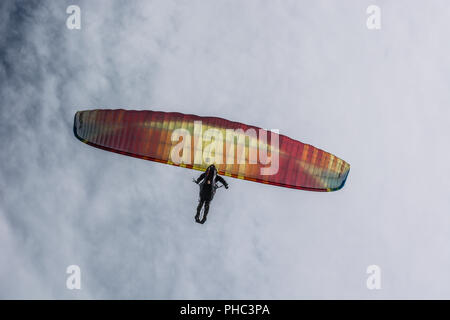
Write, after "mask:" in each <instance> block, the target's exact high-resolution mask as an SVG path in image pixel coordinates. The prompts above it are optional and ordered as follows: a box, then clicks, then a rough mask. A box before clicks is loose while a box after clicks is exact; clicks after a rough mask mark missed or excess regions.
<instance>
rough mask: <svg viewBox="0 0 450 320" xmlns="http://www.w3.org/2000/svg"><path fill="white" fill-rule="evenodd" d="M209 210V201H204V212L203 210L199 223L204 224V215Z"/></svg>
mask: <svg viewBox="0 0 450 320" xmlns="http://www.w3.org/2000/svg"><path fill="white" fill-rule="evenodd" d="M208 212H209V201H205V212H203V218H202V221H200V223H201V224H204V223H205V222H206V216H207V215H208Z"/></svg>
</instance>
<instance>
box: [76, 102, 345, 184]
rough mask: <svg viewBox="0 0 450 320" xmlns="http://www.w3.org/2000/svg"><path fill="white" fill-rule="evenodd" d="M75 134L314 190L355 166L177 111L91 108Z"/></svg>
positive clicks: (253, 130) (157, 157)
mask: <svg viewBox="0 0 450 320" xmlns="http://www.w3.org/2000/svg"><path fill="white" fill-rule="evenodd" d="M74 134H75V136H76V137H77V138H78V139H79V140H81V141H83V142H85V143H87V144H89V145H91V146H94V147H97V148H101V149H104V150H108V151H113V152H117V153H121V154H125V155H129V156H133V157H137V158H141V159H146V160H151V161H157V162H162V163H167V164H172V165H177V166H181V167H185V168H190V169H196V170H201V171H203V170H205V169H206V168H207V167H208V165H210V164H211V163H214V164H215V165H216V167H217V170H218V172H219V174H222V175H225V176H231V177H234V178H240V179H245V180H250V181H255V182H260V183H266V184H271V185H277V186H282V187H288V188H295V189H303V190H311V191H335V190H339V189H341V188H342V187H343V186H344V184H345V180H346V179H347V175H348V173H349V170H350V165H349V164H348V163H346V162H345V161H343V160H341V159H339V158H337V157H336V156H334V155H332V154H330V153H328V152H325V151H323V150H320V149H317V148H315V147H313V146H311V145H308V144H304V143H302V142H299V141H297V140H293V139H291V138H289V137H287V136H284V135H281V134H278V133H275V132H272V131H266V130H264V129H261V128H258V127H255V126H249V125H246V124H243V123H239V122H233V121H229V120H225V119H222V118H215V117H200V116H196V115H188V114H182V113H176V112H159V111H147V110H145V111H129V110H122V109H120V110H87V111H78V112H77V113H76V114H75V119H74Z"/></svg>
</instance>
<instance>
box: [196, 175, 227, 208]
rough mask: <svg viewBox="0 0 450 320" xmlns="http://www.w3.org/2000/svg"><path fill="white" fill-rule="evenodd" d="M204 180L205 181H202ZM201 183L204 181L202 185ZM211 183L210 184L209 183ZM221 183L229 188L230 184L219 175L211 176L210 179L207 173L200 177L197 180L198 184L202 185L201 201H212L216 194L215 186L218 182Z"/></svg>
mask: <svg viewBox="0 0 450 320" xmlns="http://www.w3.org/2000/svg"><path fill="white" fill-rule="evenodd" d="M202 180H203V181H202ZM200 181H202V182H201V183H200ZM208 181H209V183H208ZM217 181H218V182H220V183H221V184H223V185H224V186H225V188H226V187H228V183H227V182H226V181H225V179H224V178H222V177H221V176H219V175H217V174H213V173H211V174H209V177H206V172H203V173H202V174H201V175H200V177H198V178H197V180H196V182H197V183H198V184H200V199H201V200H204V201H211V200H212V199H213V197H214V194H215V193H216V190H215V185H216V182H217Z"/></svg>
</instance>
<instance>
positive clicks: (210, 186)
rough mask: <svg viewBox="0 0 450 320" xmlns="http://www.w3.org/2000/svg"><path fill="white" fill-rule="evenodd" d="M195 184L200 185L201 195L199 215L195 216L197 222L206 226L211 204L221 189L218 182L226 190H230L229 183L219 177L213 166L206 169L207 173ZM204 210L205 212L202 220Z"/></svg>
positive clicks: (198, 207) (198, 208)
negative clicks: (217, 191)
mask: <svg viewBox="0 0 450 320" xmlns="http://www.w3.org/2000/svg"><path fill="white" fill-rule="evenodd" d="M194 182H195V183H196V184H200V194H199V200H198V206H197V214H196V215H195V221H196V222H198V223H201V224H204V223H205V221H206V217H207V216H208V212H209V204H210V203H211V201H212V199H213V198H214V194H215V193H216V190H217V189H218V188H220V187H221V186H218V185H217V182H220V183H221V184H222V186H224V187H225V189H228V183H227V182H226V181H225V179H224V178H222V177H221V176H219V175H217V169H216V167H215V166H214V165H213V164H212V165H210V166H209V167H208V168H207V169H206V171H205V172H203V173H202V174H201V175H200V177H198V178H197V179H196V180H194ZM203 205H204V206H203ZM202 209H203V210H204V211H203V214H202V217H201V219H200V214H201V211H202Z"/></svg>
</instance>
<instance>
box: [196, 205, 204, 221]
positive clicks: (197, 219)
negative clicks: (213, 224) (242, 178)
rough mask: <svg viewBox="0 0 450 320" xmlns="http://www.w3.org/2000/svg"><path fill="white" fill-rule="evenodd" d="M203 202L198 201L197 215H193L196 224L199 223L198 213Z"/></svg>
mask: <svg viewBox="0 0 450 320" xmlns="http://www.w3.org/2000/svg"><path fill="white" fill-rule="evenodd" d="M204 202H205V201H204V200H199V201H198V206H197V214H196V215H195V221H196V222H200V211H201V210H202V206H203V203H204Z"/></svg>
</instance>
